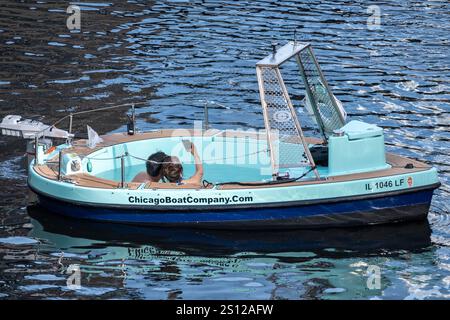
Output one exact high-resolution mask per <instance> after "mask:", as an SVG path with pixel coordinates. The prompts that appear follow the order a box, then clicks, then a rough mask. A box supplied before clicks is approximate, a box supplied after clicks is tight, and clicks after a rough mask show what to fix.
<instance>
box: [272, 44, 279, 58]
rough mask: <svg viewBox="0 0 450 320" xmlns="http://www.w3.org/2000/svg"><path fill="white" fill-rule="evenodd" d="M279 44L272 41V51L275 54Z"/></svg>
mask: <svg viewBox="0 0 450 320" xmlns="http://www.w3.org/2000/svg"><path fill="white" fill-rule="evenodd" d="M277 45H278V42H275V41H272V53H273V55H274V56H275V54H276V53H277Z"/></svg>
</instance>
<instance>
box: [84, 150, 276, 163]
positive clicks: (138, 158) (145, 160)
mask: <svg viewBox="0 0 450 320" xmlns="http://www.w3.org/2000/svg"><path fill="white" fill-rule="evenodd" d="M267 151H268V149H264V150H260V151H256V152H252V153H247V154H245V155H243V156H239V157H238V156H233V157H225V158H220V159H209V160H208V161H213V162H214V161H221V160H227V159H238V158H242V157H246V156H250V155H253V154H257V153H261V152H267ZM123 156H125V157H127V156H128V157H131V158H134V159H137V160H141V161H144V162H149V163H154V164H170V163H172V162H167V161H166V162H164V161H163V162H159V161H153V160H148V159H145V158H140V157H137V156H134V155H132V154H129V153H128V152H125V153H124V154H123V155H121V156H117V157H112V158H94V157H92V158H91V157H85V158H86V159H89V160H106V161H107V160H116V159H120V158H121V157H123Z"/></svg>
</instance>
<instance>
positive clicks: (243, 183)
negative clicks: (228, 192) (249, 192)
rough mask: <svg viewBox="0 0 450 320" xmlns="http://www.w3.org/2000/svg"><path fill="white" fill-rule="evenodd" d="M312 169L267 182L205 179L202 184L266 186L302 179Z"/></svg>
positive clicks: (206, 185) (207, 185) (205, 185)
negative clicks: (299, 174)
mask: <svg viewBox="0 0 450 320" xmlns="http://www.w3.org/2000/svg"><path fill="white" fill-rule="evenodd" d="M314 169H316V166H313V167H311V168H310V169H309V170H308V171H306V172H305V173H303V174H302V175H301V176H299V177H297V178H292V179H283V180H276V181H267V182H239V181H232V182H220V183H216V184H214V183H212V182H209V181H207V180H203V186H204V187H205V188H207V187H209V186H223V185H230V184H236V185H239V186H247V187H251V186H266V185H277V184H284V183H290V182H295V181H298V180H300V179H302V178H303V177H305V176H306V175H307V174H308V173H310V172H311V171H313V170H314Z"/></svg>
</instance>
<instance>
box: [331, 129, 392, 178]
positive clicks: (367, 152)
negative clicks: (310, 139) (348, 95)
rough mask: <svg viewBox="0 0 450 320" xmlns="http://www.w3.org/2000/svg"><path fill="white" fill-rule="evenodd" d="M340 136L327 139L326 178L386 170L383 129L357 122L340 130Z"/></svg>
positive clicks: (387, 166)
mask: <svg viewBox="0 0 450 320" xmlns="http://www.w3.org/2000/svg"><path fill="white" fill-rule="evenodd" d="M341 130H342V131H344V132H345V134H344V135H343V136H330V138H329V140H328V150H329V153H328V166H329V175H330V176H337V175H344V174H350V173H358V172H368V171H376V170H383V169H387V168H389V167H390V166H389V165H388V164H386V155H385V149H384V136H383V129H381V128H379V127H377V126H375V125H370V124H367V123H364V122H361V121H351V122H349V123H348V124H346V125H345V126H344V127H342V128H341Z"/></svg>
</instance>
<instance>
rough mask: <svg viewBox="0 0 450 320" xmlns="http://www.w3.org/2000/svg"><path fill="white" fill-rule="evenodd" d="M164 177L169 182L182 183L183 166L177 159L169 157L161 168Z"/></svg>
mask: <svg viewBox="0 0 450 320" xmlns="http://www.w3.org/2000/svg"><path fill="white" fill-rule="evenodd" d="M161 170H162V174H163V176H164V177H165V178H166V179H167V180H169V182H173V183H175V182H180V180H181V177H182V174H183V166H182V165H181V163H180V160H179V159H178V158H177V157H171V156H167V157H166V158H165V159H164V163H163V164H162V167H161Z"/></svg>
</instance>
